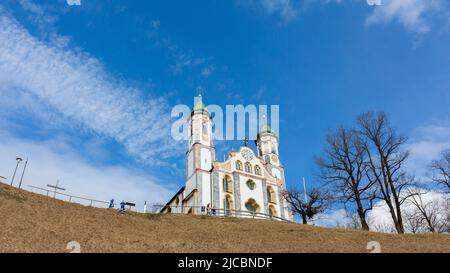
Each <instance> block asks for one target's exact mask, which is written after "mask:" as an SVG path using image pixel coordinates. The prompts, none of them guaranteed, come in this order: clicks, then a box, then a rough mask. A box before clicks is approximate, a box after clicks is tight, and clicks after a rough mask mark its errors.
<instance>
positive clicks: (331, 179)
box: [316, 127, 376, 230]
mask: <svg viewBox="0 0 450 273" xmlns="http://www.w3.org/2000/svg"><path fill="white" fill-rule="evenodd" d="M364 148H365V147H364V145H363V142H362V141H361V138H360V137H359V134H358V132H357V131H355V130H353V129H350V130H349V129H345V128H342V127H341V128H339V129H338V130H337V131H336V132H332V133H329V134H328V137H327V143H326V146H325V148H324V156H323V157H319V158H318V159H316V163H317V165H318V166H319V177H320V179H321V180H322V181H324V182H325V183H327V184H328V185H329V186H331V188H333V190H334V191H336V192H337V194H338V195H339V196H338V200H339V201H343V202H344V203H345V204H347V203H349V202H350V203H352V204H354V205H355V206H356V212H357V215H358V217H359V221H360V222H361V228H362V229H363V230H369V225H368V224H367V220H366V215H367V212H368V211H370V210H371V209H372V208H373V201H374V200H375V198H376V181H373V180H372V181H370V180H368V179H367V178H366V170H365V169H366V167H365V166H366V162H365V157H366V156H365V149H364Z"/></svg>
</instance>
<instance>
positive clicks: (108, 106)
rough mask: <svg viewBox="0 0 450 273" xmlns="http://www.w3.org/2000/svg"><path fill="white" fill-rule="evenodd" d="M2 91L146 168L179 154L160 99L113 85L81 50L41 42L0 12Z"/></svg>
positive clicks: (111, 78) (118, 83) (165, 106)
mask: <svg viewBox="0 0 450 273" xmlns="http://www.w3.org/2000/svg"><path fill="white" fill-rule="evenodd" d="M0 8H1V7H0ZM0 86H1V88H2V92H3V93H6V92H13V93H14V96H10V97H11V98H14V97H15V96H16V95H17V96H25V97H27V96H28V97H34V98H36V100H29V103H30V105H32V104H34V103H40V104H42V105H45V107H36V106H30V107H29V108H30V109H45V110H46V111H51V112H54V113H56V114H57V115H59V116H61V117H62V118H63V119H64V120H66V121H68V122H67V123H66V124H74V125H76V126H81V127H83V128H85V129H87V130H90V131H92V132H95V133H96V134H100V135H103V136H106V137H110V138H112V139H114V140H116V141H117V142H119V143H121V144H123V145H124V147H125V148H126V149H127V151H128V152H129V154H130V155H132V156H134V157H135V158H137V159H139V160H141V161H144V162H146V163H148V164H163V162H164V159H166V158H170V157H172V156H178V155H179V149H180V148H179V146H180V145H178V144H177V143H175V142H174V141H173V139H172V138H171V137H170V126H168V125H169V124H170V113H169V109H168V108H169V106H168V104H167V102H166V101H165V100H164V99H163V98H158V97H150V98H149V97H148V96H145V95H144V94H143V93H142V92H141V90H139V89H137V88H134V87H133V86H131V85H130V84H128V83H127V82H125V81H121V80H117V79H116V78H115V77H114V75H110V74H108V73H107V72H106V71H105V69H104V68H103V66H102V64H101V62H100V61H99V60H97V59H96V58H94V57H92V56H90V55H88V54H87V53H85V52H83V51H81V50H80V49H71V48H68V47H67V45H65V44H59V43H55V42H44V41H42V40H39V39H38V38H36V37H34V36H32V35H31V34H30V33H29V32H28V31H27V30H26V29H25V28H24V27H23V26H21V25H20V24H19V23H18V22H17V21H16V20H15V19H14V18H11V17H10V16H9V15H7V14H6V13H5V12H4V11H2V10H1V9H0ZM7 103H11V104H13V103H15V102H14V101H10V102H7ZM48 121H49V122H51V121H52V120H48Z"/></svg>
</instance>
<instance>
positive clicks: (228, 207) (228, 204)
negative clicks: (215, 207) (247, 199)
mask: <svg viewBox="0 0 450 273" xmlns="http://www.w3.org/2000/svg"><path fill="white" fill-rule="evenodd" d="M223 207H224V210H225V216H230V215H231V211H232V210H233V198H232V197H231V196H230V195H228V194H227V195H226V196H225V198H224V200H223Z"/></svg>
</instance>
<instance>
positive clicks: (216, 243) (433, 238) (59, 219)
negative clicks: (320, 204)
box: [0, 184, 450, 252]
mask: <svg viewBox="0 0 450 273" xmlns="http://www.w3.org/2000/svg"><path fill="white" fill-rule="evenodd" d="M70 241H78V242H79V243H80V244H81V251H82V252H368V251H367V250H366V245H367V242H369V241H378V242H380V243H381V245H382V251H383V252H450V235H442V234H441V235H435V234H422V235H394V234H379V233H372V232H363V231H352V230H341V229H326V228H319V227H313V226H304V225H300V224H294V223H280V222H276V221H267V220H244V219H234V218H227V219H219V218H207V217H201V216H190V215H142V214H134V215H120V214H118V213H117V212H116V211H115V210H107V209H99V208H92V207H84V206H81V205H77V204H70V203H66V202H63V201H59V200H54V199H51V198H48V197H45V196H41V195H37V194H33V193H30V192H26V191H22V190H18V189H15V188H11V187H9V186H7V185H4V184H0V252H67V250H66V245H67V243H68V242H70Z"/></svg>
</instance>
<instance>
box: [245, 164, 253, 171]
mask: <svg viewBox="0 0 450 273" xmlns="http://www.w3.org/2000/svg"><path fill="white" fill-rule="evenodd" d="M245 171H246V172H248V173H252V164H250V162H246V163H245Z"/></svg>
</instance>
